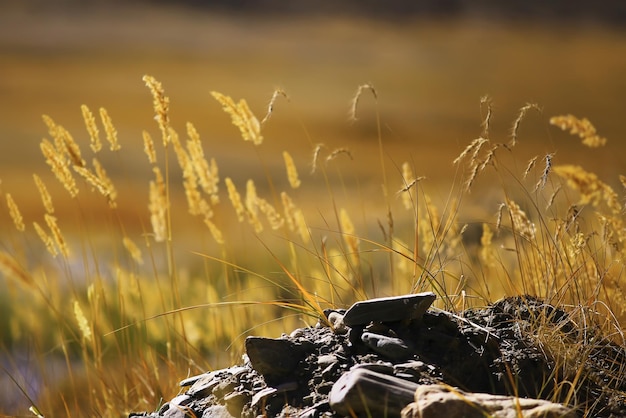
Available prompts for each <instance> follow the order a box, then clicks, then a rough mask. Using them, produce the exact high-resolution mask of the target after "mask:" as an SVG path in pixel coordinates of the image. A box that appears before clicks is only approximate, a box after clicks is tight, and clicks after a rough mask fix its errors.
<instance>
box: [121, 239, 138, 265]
mask: <svg viewBox="0 0 626 418" xmlns="http://www.w3.org/2000/svg"><path fill="white" fill-rule="evenodd" d="M122 244H123V245H124V248H126V251H128V254H130V256H131V257H132V259H133V260H135V261H136V262H137V264H143V256H142V255H141V250H140V249H139V247H137V244H135V242H134V241H133V240H132V239H130V238H129V237H124V238H123V239H122Z"/></svg>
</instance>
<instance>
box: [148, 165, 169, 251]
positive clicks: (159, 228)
mask: <svg viewBox="0 0 626 418" xmlns="http://www.w3.org/2000/svg"><path fill="white" fill-rule="evenodd" d="M152 170H153V172H154V177H155V179H154V180H151V181H150V199H149V200H150V201H149V203H148V209H149V211H150V223H151V224H152V232H153V233H154V240H155V241H156V242H163V241H165V239H166V238H167V219H166V217H167V210H168V207H169V203H168V200H167V191H166V188H165V181H164V180H163V175H162V174H161V170H160V169H159V167H153V169H152Z"/></svg>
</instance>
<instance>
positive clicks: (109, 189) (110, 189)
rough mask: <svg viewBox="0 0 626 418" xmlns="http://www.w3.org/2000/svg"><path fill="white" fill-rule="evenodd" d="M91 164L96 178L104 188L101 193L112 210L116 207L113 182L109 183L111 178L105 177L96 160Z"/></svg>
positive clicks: (102, 168)
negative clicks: (103, 191)
mask: <svg viewBox="0 0 626 418" xmlns="http://www.w3.org/2000/svg"><path fill="white" fill-rule="evenodd" d="M91 163H92V164H93V168H94V170H95V172H96V175H97V176H98V180H100V182H101V183H102V184H103V185H104V187H105V193H103V195H104V196H106V198H107V199H108V202H109V206H110V207H112V208H115V207H117V189H116V188H115V185H114V184H113V181H111V178H110V177H109V176H108V175H107V172H106V170H105V169H104V167H102V164H100V161H98V159H97V158H94V159H93V160H92V161H91Z"/></svg>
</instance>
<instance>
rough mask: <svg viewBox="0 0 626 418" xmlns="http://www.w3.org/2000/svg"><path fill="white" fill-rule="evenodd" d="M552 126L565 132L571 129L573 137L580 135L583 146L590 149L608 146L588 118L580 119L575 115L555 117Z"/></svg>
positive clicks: (551, 122) (552, 118) (551, 119)
mask: <svg viewBox="0 0 626 418" xmlns="http://www.w3.org/2000/svg"><path fill="white" fill-rule="evenodd" d="M550 124H552V125H555V126H558V127H559V128H561V130H563V131H567V130H568V129H569V133H570V134H572V135H578V136H579V137H580V138H581V139H582V143H583V145H586V146H588V147H589V148H597V147H603V146H604V145H606V138H603V137H601V136H599V135H598V134H597V132H596V128H595V127H594V126H593V124H592V123H591V122H590V121H589V119H587V118H582V119H578V118H577V117H576V116H574V115H562V116H553V117H551V118H550Z"/></svg>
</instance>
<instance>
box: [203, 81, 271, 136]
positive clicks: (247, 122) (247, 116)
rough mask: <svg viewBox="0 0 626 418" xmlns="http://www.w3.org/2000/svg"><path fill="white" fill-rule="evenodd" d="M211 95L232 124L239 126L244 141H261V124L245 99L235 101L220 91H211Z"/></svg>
mask: <svg viewBox="0 0 626 418" xmlns="http://www.w3.org/2000/svg"><path fill="white" fill-rule="evenodd" d="M211 95H212V96H213V97H214V98H215V100H217V101H218V102H219V103H220V104H221V105H222V109H223V110H224V112H226V113H228V114H229V115H230V117H231V121H232V124H233V125H235V126H236V127H238V128H239V131H240V132H241V136H242V138H243V139H244V141H252V143H253V144H254V145H261V144H262V143H263V136H262V135H261V124H260V123H259V120H258V119H257V118H256V116H254V114H253V113H252V111H251V110H250V108H249V107H248V103H247V102H246V100H245V99H241V100H240V101H239V103H235V102H234V101H233V99H232V98H231V97H229V96H226V95H224V94H222V93H218V92H216V91H212V92H211Z"/></svg>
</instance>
